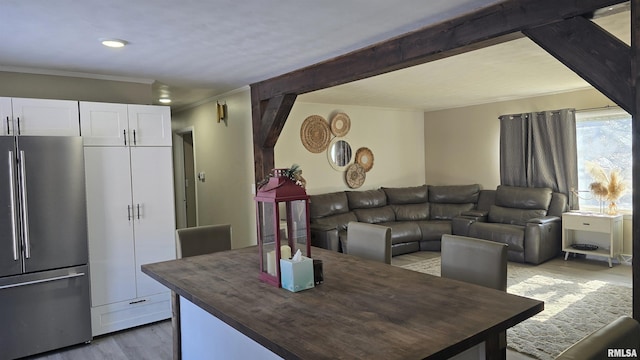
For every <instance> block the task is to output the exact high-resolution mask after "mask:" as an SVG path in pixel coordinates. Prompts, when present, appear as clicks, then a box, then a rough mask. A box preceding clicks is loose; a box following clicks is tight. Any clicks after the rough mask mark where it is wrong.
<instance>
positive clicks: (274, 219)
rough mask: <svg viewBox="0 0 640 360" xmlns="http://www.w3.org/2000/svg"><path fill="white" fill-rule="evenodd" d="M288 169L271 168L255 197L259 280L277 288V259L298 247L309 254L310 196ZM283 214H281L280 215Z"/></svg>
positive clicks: (305, 253)
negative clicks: (267, 178) (267, 177)
mask: <svg viewBox="0 0 640 360" xmlns="http://www.w3.org/2000/svg"><path fill="white" fill-rule="evenodd" d="M289 175H290V169H274V170H273V171H272V174H271V177H270V178H269V180H268V182H267V183H266V184H264V185H262V186H261V187H260V188H259V189H258V192H257V194H256V196H255V198H254V199H255V201H256V219H257V226H258V252H259V254H260V279H261V280H262V281H265V282H267V283H269V284H271V285H274V286H277V287H280V286H281V284H280V281H281V273H280V259H284V258H289V257H291V256H292V255H294V254H295V252H296V251H297V250H298V249H300V251H301V253H302V255H304V256H306V257H311V241H310V239H311V233H310V230H309V196H308V195H307V192H306V191H305V189H304V187H303V186H302V184H300V183H297V182H296V181H295V180H294V179H292V178H291V177H290V176H289ZM281 215H283V216H281Z"/></svg>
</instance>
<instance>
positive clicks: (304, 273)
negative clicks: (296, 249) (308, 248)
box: [280, 256, 314, 292]
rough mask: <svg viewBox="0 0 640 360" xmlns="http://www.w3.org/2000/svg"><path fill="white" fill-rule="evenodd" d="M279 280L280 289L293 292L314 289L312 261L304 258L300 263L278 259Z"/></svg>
mask: <svg viewBox="0 0 640 360" xmlns="http://www.w3.org/2000/svg"><path fill="white" fill-rule="evenodd" d="M280 279H281V284H282V287H283V288H285V289H287V290H289V291H293V292H298V291H302V290H306V289H310V288H312V287H314V285H313V259H311V258H308V257H306V256H303V257H302V260H301V261H292V260H288V259H280Z"/></svg>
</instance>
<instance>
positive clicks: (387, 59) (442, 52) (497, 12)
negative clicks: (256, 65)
mask: <svg viewBox="0 0 640 360" xmlns="http://www.w3.org/2000/svg"><path fill="white" fill-rule="evenodd" d="M622 2H624V1H621V0H581V1H576V0H509V1H505V2H501V3H498V4H495V5H491V6H488V7H485V8H482V9H480V10H478V11H476V12H473V13H470V14H467V15H463V16H460V17H457V18H454V19H452V20H449V21H444V22H441V23H439V24H436V25H431V26H428V27H425V28H422V29H420V30H417V31H414V32H410V33H407V34H405V35H402V36H399V37H396V38H393V39H390V40H387V41H383V42H380V43H377V44H374V45H372V46H369V47H366V48H363V49H360V50H356V51H353V52H351V53H348V54H346V55H343V56H339V57H336V58H334V59H331V60H328V61H325V62H321V63H318V64H315V65H312V66H309V67H305V68H302V69H299V70H296V71H292V72H290V73H287V74H284V75H281V76H278V77H275V78H271V79H268V80H265V81H262V82H259V83H256V84H254V85H256V86H258V87H259V91H258V93H257V95H258V98H259V99H260V100H265V99H270V98H272V97H274V96H278V95H282V94H298V95H300V94H304V93H307V92H311V91H315V90H320V89H324V88H328V87H332V86H336V85H340V84H345V83H348V82H351V81H356V80H361V79H364V78H368V77H371V76H375V75H380V74H384V73H387V72H390V71H394V70H398V69H402V68H406V67H410V66H413V65H418V64H423V63H426V62H429V61H433V60H436V59H441V58H444V57H447V56H451V55H456V54H459V53H462V52H465V51H470V50H475V49H477V48H480V47H485V46H487V45H490V44H495V43H497V42H500V39H502V40H503V41H504V40H505V39H508V38H502V37H503V36H507V35H509V34H512V33H514V32H518V31H522V30H526V29H530V28H534V27H538V26H542V25H546V24H549V23H552V22H557V21H562V20H564V19H567V18H571V17H575V16H579V15H583V14H587V13H592V12H594V11H596V10H598V9H602V8H605V7H608V6H612V5H616V4H619V3H622ZM425 6H427V5H425ZM254 85H252V86H254Z"/></svg>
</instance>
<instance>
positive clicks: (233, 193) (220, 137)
mask: <svg viewBox="0 0 640 360" xmlns="http://www.w3.org/2000/svg"><path fill="white" fill-rule="evenodd" d="M218 100H219V101H220V102H221V103H223V102H226V104H227V113H228V121H227V125H225V123H224V122H220V123H218V122H217V120H216V119H217V117H216V114H217V110H216V101H218ZM172 127H173V131H174V132H175V131H180V130H181V129H186V128H190V127H193V142H194V157H195V169H196V173H198V172H204V173H205V174H206V178H205V181H204V182H200V181H197V182H196V197H197V200H196V202H197V204H198V225H210V224H231V227H232V231H233V242H232V247H233V248H241V247H246V246H250V245H255V244H256V230H255V228H256V222H255V206H254V202H253V194H252V184H253V183H254V181H253V178H254V172H253V141H252V139H253V135H252V134H253V133H252V124H251V95H250V91H249V88H248V87H247V88H242V89H240V90H238V91H235V92H232V93H229V94H227V95H223V96H221V97H220V98H218V99H213V100H212V101H210V102H207V103H205V104H202V105H200V106H197V107H195V108H191V109H188V110H185V111H181V112H178V113H175V114H173V115H172ZM176 183H177V182H176Z"/></svg>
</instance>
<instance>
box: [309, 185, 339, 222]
mask: <svg viewBox="0 0 640 360" xmlns="http://www.w3.org/2000/svg"><path fill="white" fill-rule="evenodd" d="M346 212H349V203H348V201H347V194H345V192H344V191H340V192H334V193H328V194H320V195H311V196H310V197H309V216H310V217H311V219H317V218H322V217H326V216H331V215H337V214H344V213H346Z"/></svg>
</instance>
